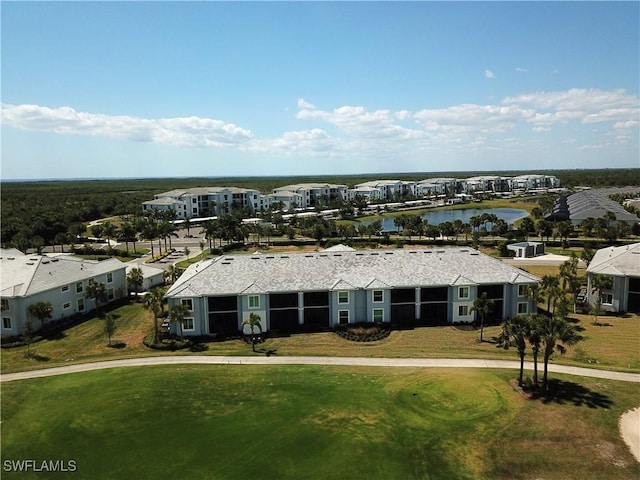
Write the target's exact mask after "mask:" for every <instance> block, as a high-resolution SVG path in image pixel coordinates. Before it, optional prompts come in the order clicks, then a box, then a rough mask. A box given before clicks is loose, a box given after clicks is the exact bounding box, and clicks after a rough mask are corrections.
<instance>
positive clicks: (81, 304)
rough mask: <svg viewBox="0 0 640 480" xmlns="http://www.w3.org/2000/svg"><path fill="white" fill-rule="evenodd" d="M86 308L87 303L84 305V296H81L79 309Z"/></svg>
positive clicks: (80, 310) (82, 310)
mask: <svg viewBox="0 0 640 480" xmlns="http://www.w3.org/2000/svg"><path fill="white" fill-rule="evenodd" d="M84 308H85V305H84V298H83V297H80V298H79V299H78V311H79V312H84Z"/></svg>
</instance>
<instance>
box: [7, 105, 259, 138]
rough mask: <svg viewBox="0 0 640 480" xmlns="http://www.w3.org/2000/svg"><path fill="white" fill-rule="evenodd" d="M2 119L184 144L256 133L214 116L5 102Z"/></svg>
mask: <svg viewBox="0 0 640 480" xmlns="http://www.w3.org/2000/svg"><path fill="white" fill-rule="evenodd" d="M2 123H3V124H4V125H8V126H12V127H16V128H20V129H23V130H34V131H45V132H53V133H59V134H68V135H91V136H101V137H108V138H116V139H122V140H130V141H134V142H150V143H159V144H165V145H176V146H181V147H226V146H232V145H238V144H242V143H245V142H248V141H250V140H251V138H252V136H253V135H252V133H251V131H250V130H247V129H244V128H241V127H238V126H236V125H234V124H233V123H225V122H223V121H221V120H215V119H212V118H201V117H176V118H160V119H146V118H140V117H132V116H128V115H116V116H112V115H105V114H101V113H88V112H77V111H75V110H74V109H73V108H71V107H59V108H49V107H42V106H39V105H5V104H3V105H2Z"/></svg>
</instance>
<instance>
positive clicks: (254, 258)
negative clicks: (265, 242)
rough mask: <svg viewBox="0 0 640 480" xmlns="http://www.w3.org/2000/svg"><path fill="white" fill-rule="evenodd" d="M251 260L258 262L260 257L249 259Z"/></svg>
mask: <svg viewBox="0 0 640 480" xmlns="http://www.w3.org/2000/svg"><path fill="white" fill-rule="evenodd" d="M251 260H260V257H251Z"/></svg>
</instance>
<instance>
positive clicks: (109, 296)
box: [107, 288, 114, 300]
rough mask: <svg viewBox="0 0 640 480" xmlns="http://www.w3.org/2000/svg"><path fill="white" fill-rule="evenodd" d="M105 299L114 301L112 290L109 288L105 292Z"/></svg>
mask: <svg viewBox="0 0 640 480" xmlns="http://www.w3.org/2000/svg"><path fill="white" fill-rule="evenodd" d="M107 298H108V299H109V300H113V299H114V295H113V288H110V289H109V290H107Z"/></svg>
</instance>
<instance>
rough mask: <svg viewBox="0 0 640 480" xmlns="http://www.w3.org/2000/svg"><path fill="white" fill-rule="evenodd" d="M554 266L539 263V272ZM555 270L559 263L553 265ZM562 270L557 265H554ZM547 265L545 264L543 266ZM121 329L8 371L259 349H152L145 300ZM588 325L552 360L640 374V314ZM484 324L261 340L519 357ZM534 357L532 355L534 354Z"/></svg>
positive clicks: (51, 343)
mask: <svg viewBox="0 0 640 480" xmlns="http://www.w3.org/2000/svg"><path fill="white" fill-rule="evenodd" d="M549 268H550V267H545V266H543V267H534V268H533V270H535V271H534V272H533V273H534V274H540V273H543V271H546V270H548V269H549ZM551 268H554V267H551ZM555 268H557V267H555ZM542 269H544V270H542ZM114 313H115V314H116V316H117V319H116V324H117V326H118V330H117V331H116V333H115V335H114V338H113V340H114V342H121V343H124V347H123V348H109V347H107V339H106V336H105V334H104V331H103V328H104V321H103V320H101V319H98V318H94V319H91V320H88V321H87V322H85V323H82V324H80V325H77V326H75V327H72V328H69V329H67V330H66V331H65V332H64V333H62V334H61V335H60V336H59V337H57V338H55V339H51V340H44V341H41V342H37V343H35V344H33V345H32V346H31V350H32V352H35V353H36V354H37V356H36V358H25V355H24V353H25V348H24V347H19V348H11V349H3V350H2V365H1V366H2V373H11V372H17V371H23V370H34V369H39V368H49V367H54V366H60V365H68V364H73V363H85V362H91V361H100V360H116V359H119V358H132V357H141V356H154V355H194V354H198V355H255V354H253V353H252V352H251V346H250V345H247V344H246V343H244V342H243V341H241V340H239V339H238V340H228V341H224V342H210V343H207V344H206V348H207V349H206V350H205V351H202V352H197V353H191V352H189V351H181V352H180V351H179V352H161V351H155V350H150V349H148V348H147V347H145V346H144V345H143V344H142V340H143V338H144V337H145V335H148V334H150V333H152V332H153V323H152V318H153V317H152V315H151V313H149V312H148V311H146V310H144V309H143V308H142V305H141V304H138V303H131V304H129V305H125V306H122V307H120V308H118V309H116V310H115V311H114ZM572 317H575V318H577V319H578V320H580V324H581V325H582V326H583V327H585V331H584V332H583V335H584V336H585V340H584V341H583V342H581V343H579V344H577V345H576V346H575V347H569V348H568V351H567V353H566V354H565V355H562V356H560V355H556V356H554V359H553V361H554V362H556V363H564V364H571V365H579V366H587V367H593V368H607V369H612V370H620V371H631V372H640V351H639V350H638V344H639V343H640V316H638V315H626V316H605V317H602V323H604V324H606V325H607V326H594V325H593V324H592V322H593V318H592V317H591V316H589V315H572ZM499 331H500V327H499V326H489V327H486V328H485V332H484V337H485V339H491V338H492V337H493V336H496V335H498V333H499ZM478 338H479V330H475V329H473V328H469V327H455V326H442V327H424V328H416V329H413V330H398V331H393V332H392V333H391V335H390V336H389V337H388V338H387V339H384V340H382V341H379V342H372V343H357V342H350V341H348V340H345V339H343V338H342V337H339V336H338V335H336V334H335V333H332V332H326V333H309V334H303V333H300V334H293V335H291V336H289V337H275V338H268V339H267V341H266V342H265V343H264V344H262V345H259V346H258V350H259V352H262V353H258V355H264V353H265V351H267V350H268V351H271V352H273V353H274V354H276V355H281V356H285V355H319V356H346V357H360V356H361V357H396V358H397V357H413V358H435V357H454V358H501V359H508V360H516V359H517V354H516V352H515V350H508V351H505V350H502V349H499V348H496V346H495V345H494V344H492V343H490V342H483V343H479V342H478V341H477V340H478ZM527 360H531V355H530V353H529V352H527Z"/></svg>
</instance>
